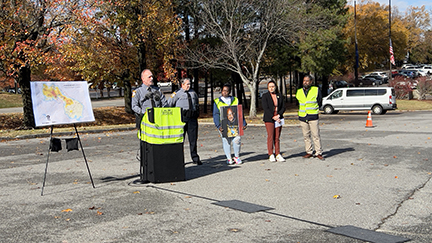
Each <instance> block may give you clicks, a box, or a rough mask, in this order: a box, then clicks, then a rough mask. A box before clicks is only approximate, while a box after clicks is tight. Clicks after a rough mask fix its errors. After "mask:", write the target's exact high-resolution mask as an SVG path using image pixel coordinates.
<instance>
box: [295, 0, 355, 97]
mask: <svg viewBox="0 0 432 243" xmlns="http://www.w3.org/2000/svg"><path fill="white" fill-rule="evenodd" d="M313 7H314V8H315V10H314V11H313V12H314V13H319V14H317V15H318V16H317V17H319V18H324V19H327V20H328V22H329V23H328V25H327V28H320V29H317V30H315V31H312V32H305V33H303V35H302V36H301V39H300V42H299V45H298V46H299V52H300V55H299V56H300V58H301V71H303V72H312V73H315V74H317V75H320V76H321V77H322V81H323V86H322V89H323V91H322V92H323V94H324V95H326V94H327V89H328V77H329V75H330V74H333V73H336V72H337V71H336V68H337V67H338V66H340V65H341V64H342V63H344V61H345V57H346V53H347V50H346V47H345V44H346V38H344V35H343V27H344V26H345V24H346V22H347V17H348V16H347V10H348V9H347V8H346V7H345V2H344V1H340V0H337V1H333V0H321V1H318V2H317V4H316V5H314V6H313Z"/></svg>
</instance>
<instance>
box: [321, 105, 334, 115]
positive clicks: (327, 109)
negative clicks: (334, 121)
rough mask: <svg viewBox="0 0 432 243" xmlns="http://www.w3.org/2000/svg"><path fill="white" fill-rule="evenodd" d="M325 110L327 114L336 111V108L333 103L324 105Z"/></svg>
mask: <svg viewBox="0 0 432 243" xmlns="http://www.w3.org/2000/svg"><path fill="white" fill-rule="evenodd" d="M323 110H324V113H325V114H333V112H334V109H333V107H332V106H331V105H326V106H324V109H323Z"/></svg>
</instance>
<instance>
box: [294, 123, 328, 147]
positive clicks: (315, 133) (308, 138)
mask: <svg viewBox="0 0 432 243" xmlns="http://www.w3.org/2000/svg"><path fill="white" fill-rule="evenodd" d="M318 123H319V122H318V120H314V121H308V122H304V121H300V125H301V128H302V132H303V139H304V142H305V150H306V153H308V154H312V153H313V151H314V150H313V147H312V141H313V144H314V147H315V155H322V152H323V151H322V147H321V138H320V130H319V124H318Z"/></svg>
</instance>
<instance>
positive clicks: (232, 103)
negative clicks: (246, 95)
mask: <svg viewBox="0 0 432 243" xmlns="http://www.w3.org/2000/svg"><path fill="white" fill-rule="evenodd" d="M214 102H215V103H216V107H217V108H218V110H219V111H220V108H221V107H222V106H232V105H238V99H237V97H234V99H233V101H232V102H231V104H226V103H224V102H223V101H221V99H220V98H217V99H215V100H214Z"/></svg>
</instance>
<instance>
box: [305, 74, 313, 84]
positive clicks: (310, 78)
mask: <svg viewBox="0 0 432 243" xmlns="http://www.w3.org/2000/svg"><path fill="white" fill-rule="evenodd" d="M306 77H308V78H309V80H310V81H311V82H313V81H314V80H315V79H314V77H313V76H312V75H310V74H306V75H305V76H304V78H306Z"/></svg>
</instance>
